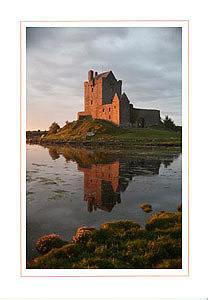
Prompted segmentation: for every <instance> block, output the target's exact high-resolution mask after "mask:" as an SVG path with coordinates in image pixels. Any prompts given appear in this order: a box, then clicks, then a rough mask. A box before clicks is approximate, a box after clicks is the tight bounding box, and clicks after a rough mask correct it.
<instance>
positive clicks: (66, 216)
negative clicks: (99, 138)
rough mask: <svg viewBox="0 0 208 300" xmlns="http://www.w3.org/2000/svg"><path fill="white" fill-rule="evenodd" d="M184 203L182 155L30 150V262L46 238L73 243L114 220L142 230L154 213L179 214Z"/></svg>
mask: <svg viewBox="0 0 208 300" xmlns="http://www.w3.org/2000/svg"><path fill="white" fill-rule="evenodd" d="M181 198H182V195H181V153H180V152H178V151H175V152H173V151H172V152H170V151H167V150H166V151H161V150H160V151H149V150H148V151H147V150H140V151H135V150H132V151H130V150H128V151H127V150H106V149H105V150H102V149H100V150H98V149H97V150H96V149H94V150H86V149H83V148H82V149H81V148H79V149H78V148H72V147H60V146H51V147H48V148H46V147H42V146H40V145H27V258H28V259H32V258H34V257H36V256H37V255H38V253H37V251H36V249H35V243H36V241H37V239H38V238H39V237H41V236H42V235H45V234H51V233H56V234H59V235H60V236H61V238H63V239H65V240H67V241H70V240H71V238H72V236H73V235H74V234H75V233H76V230H77V228H78V227H80V226H84V225H87V226H95V227H97V228H99V227H100V225H101V224H102V223H104V222H111V221H115V220H127V219H128V220H132V221H136V222H138V223H139V224H140V225H142V226H144V225H145V224H146V221H147V220H148V218H149V217H150V216H151V214H153V213H155V212H160V211H162V210H165V211H171V212H174V211H176V210H177V206H178V204H180V203H181ZM143 203H150V204H151V205H152V209H153V211H152V212H151V213H148V214H147V213H145V212H143V210H142V209H141V208H140V205H141V204H143Z"/></svg>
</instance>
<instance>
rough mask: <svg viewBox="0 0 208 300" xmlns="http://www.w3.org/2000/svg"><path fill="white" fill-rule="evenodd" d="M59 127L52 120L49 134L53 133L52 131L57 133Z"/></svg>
mask: <svg viewBox="0 0 208 300" xmlns="http://www.w3.org/2000/svg"><path fill="white" fill-rule="evenodd" d="M59 129H60V126H59V125H58V124H57V123H56V122H53V123H52V124H51V126H50V127H49V134H54V133H57V131H58V130H59Z"/></svg>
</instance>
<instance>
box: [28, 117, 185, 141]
mask: <svg viewBox="0 0 208 300" xmlns="http://www.w3.org/2000/svg"><path fill="white" fill-rule="evenodd" d="M167 123H168V122H167ZM52 125H53V126H52ZM52 125H51V126H50V128H49V131H48V132H47V133H46V134H45V135H44V136H41V138H39V139H36V142H40V143H43V144H44V143H48V144H50V143H67V142H76V141H77V142H79V143H84V142H85V143H86V144H87V143H92V144H93V143H95V144H96V143H98V142H99V143H102V142H105V143H106V142H107V143H115V144H119V143H123V144H125V143H127V144H129V142H131V141H133V142H134V143H136V144H137V145H147V146H148V145H150V146H151V145H156V146H158V145H161V146H162V145H164V146H171V145H175V146H181V127H180V128H179V129H177V128H178V127H179V126H175V127H174V130H173V128H169V127H168V126H170V124H169V123H168V125H167V126H166V125H165V124H164V123H161V124H160V125H157V126H153V127H149V128H120V127H117V126H116V125H114V124H112V123H111V122H108V121H105V120H92V119H85V120H78V121H73V122H70V123H69V122H67V123H66V125H65V126H63V127H62V128H59V126H58V124H56V123H53V124H52ZM27 136H28V135H27ZM28 141H30V142H33V141H35V140H34V139H29V138H28Z"/></svg>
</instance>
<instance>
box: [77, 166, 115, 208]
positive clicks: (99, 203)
mask: <svg viewBox="0 0 208 300" xmlns="http://www.w3.org/2000/svg"><path fill="white" fill-rule="evenodd" d="M78 169H79V170H80V171H82V172H84V200H85V201H87V202H88V211H89V212H91V211H93V208H94V210H96V209H97V208H100V209H102V210H106V211H111V210H112V208H113V207H114V205H115V204H116V203H120V202H121V198H120V193H119V190H118V187H119V177H118V176H119V162H118V161H116V162H114V163H112V164H106V165H92V166H91V167H89V168H81V167H78Z"/></svg>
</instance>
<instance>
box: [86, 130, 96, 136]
mask: <svg viewBox="0 0 208 300" xmlns="http://www.w3.org/2000/svg"><path fill="white" fill-rule="evenodd" d="M95 134H96V133H95V132H91V131H89V132H87V136H95Z"/></svg>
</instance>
